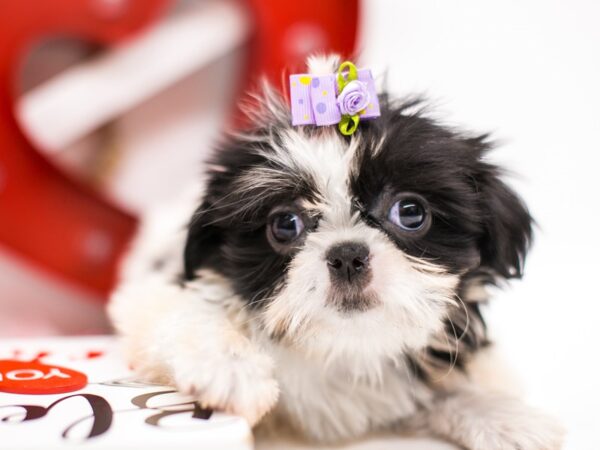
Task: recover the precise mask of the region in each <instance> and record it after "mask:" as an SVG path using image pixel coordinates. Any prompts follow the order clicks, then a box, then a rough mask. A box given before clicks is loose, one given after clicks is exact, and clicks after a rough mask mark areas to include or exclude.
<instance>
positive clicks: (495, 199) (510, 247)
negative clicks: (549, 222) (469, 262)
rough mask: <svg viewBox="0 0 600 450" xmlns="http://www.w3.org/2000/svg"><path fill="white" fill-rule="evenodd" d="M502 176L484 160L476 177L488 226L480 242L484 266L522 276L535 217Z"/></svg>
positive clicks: (508, 275) (502, 274)
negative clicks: (533, 217)
mask: <svg viewBox="0 0 600 450" xmlns="http://www.w3.org/2000/svg"><path fill="white" fill-rule="evenodd" d="M500 176H501V172H500V170H499V169H498V167H496V166H494V165H492V164H488V163H485V162H480V163H479V165H478V173H477V175H476V176H475V178H474V180H475V182H476V189H477V191H478V194H479V197H480V208H481V211H482V221H483V226H484V233H483V236H482V238H481V240H480V242H479V248H480V252H481V268H482V269H484V270H486V271H488V272H491V273H492V274H493V275H495V276H500V277H503V278H505V279H509V278H521V276H522V275H523V266H524V263H525V256H526V254H527V251H528V250H529V247H530V244H531V239H532V223H533V220H532V218H531V215H530V214H529V211H528V209H527V207H526V206H525V204H524V203H523V201H522V200H521V198H519V197H518V196H517V194H515V192H514V191H513V190H512V189H511V188H509V187H508V186H507V185H506V184H505V183H504V182H503V181H502V180H501V177H500Z"/></svg>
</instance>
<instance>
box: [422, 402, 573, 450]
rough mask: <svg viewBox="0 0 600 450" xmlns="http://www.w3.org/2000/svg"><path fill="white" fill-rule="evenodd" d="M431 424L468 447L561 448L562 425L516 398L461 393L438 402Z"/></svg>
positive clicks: (493, 449) (508, 449)
mask: <svg viewBox="0 0 600 450" xmlns="http://www.w3.org/2000/svg"><path fill="white" fill-rule="evenodd" d="M434 417H435V419H434V421H435V423H433V424H431V425H433V427H434V429H435V430H437V431H438V432H439V433H440V434H441V435H442V436H445V437H448V438H450V439H452V440H453V441H455V442H457V443H459V444H461V445H462V446H464V447H465V448H467V449H469V450H560V448H561V447H562V442H563V438H564V435H565V431H564V428H563V427H562V426H561V425H560V424H559V423H558V422H557V421H556V420H555V419H553V418H551V417H549V416H547V415H545V414H543V413H541V412H539V411H537V410H536V409H534V408H530V407H529V406H527V405H525V404H523V403H522V402H520V401H519V400H517V399H514V398H511V397H506V396H503V395H496V394H489V393H488V394H485V395H482V394H481V393H476V392H475V393H466V392H465V393H462V394H460V395H457V396H450V397H448V398H447V399H446V400H444V401H442V402H440V404H439V405H438V408H437V410H436V412H435V413H434Z"/></svg>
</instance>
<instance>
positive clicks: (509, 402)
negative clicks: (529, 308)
mask: <svg viewBox="0 0 600 450" xmlns="http://www.w3.org/2000/svg"><path fill="white" fill-rule="evenodd" d="M309 67H310V70H311V72H312V73H332V72H335V71H336V68H337V59H336V58H334V57H330V58H313V59H311V60H310V61H309ZM380 101H381V106H382V113H381V117H380V118H378V119H375V120H372V121H369V122H367V121H364V122H362V123H361V124H360V126H359V129H358V131H357V132H356V133H355V134H354V135H353V136H352V137H345V136H342V135H341V134H340V133H339V132H338V131H337V128H336V127H325V128H316V127H312V126H305V127H292V126H290V113H289V110H288V108H287V106H286V105H285V103H284V101H283V100H282V99H281V98H280V97H278V96H277V95H276V94H275V93H274V92H273V91H270V90H268V89H266V91H265V94H264V96H263V97H262V98H261V106H260V108H261V109H260V111H259V113H258V114H255V115H254V116H253V120H254V127H253V128H252V130H251V131H250V132H248V133H247V134H244V135H239V136H233V137H231V138H230V139H229V141H228V142H227V143H226V144H225V145H223V146H222V148H220V149H219V150H218V151H217V152H216V153H215V155H214V157H213V158H212V161H211V163H210V164H209V170H208V171H207V174H206V179H205V180H203V181H202V182H201V183H199V184H200V185H201V190H200V192H199V193H197V195H196V194H194V195H192V196H191V197H193V199H190V201H189V202H184V203H186V204H187V205H188V207H187V209H186V207H185V205H184V206H182V207H181V208H180V207H178V206H176V205H173V206H172V207H171V208H170V209H169V208H165V209H162V210H160V211H158V212H157V213H156V214H155V215H153V217H150V218H148V220H146V221H145V223H144V229H143V230H142V232H141V234H140V236H139V238H138V240H137V242H136V244H135V245H134V248H133V249H132V252H131V255H130V257H129V259H128V261H127V262H126V264H125V268H124V273H123V281H122V283H121V285H120V286H119V288H118V289H117V290H116V292H115V293H114V295H113V297H112V300H111V304H110V314H111V316H112V318H113V320H114V323H115V325H116V328H117V329H118V331H119V332H120V333H121V334H122V336H123V337H124V340H125V343H126V345H127V349H128V352H129V357H130V358H131V364H132V365H133V366H134V367H135V369H136V370H137V371H138V373H139V374H140V375H141V376H143V377H145V378H148V379H152V380H153V381H159V382H165V383H172V384H174V385H175V386H177V388H179V389H180V390H181V391H183V392H186V393H190V394H192V395H194V396H196V397H197V399H198V401H199V402H201V403H202V404H204V405H207V406H210V407H213V408H216V409H221V410H225V411H228V412H232V413H235V414H240V415H242V416H244V417H246V418H247V419H248V420H249V422H250V423H251V424H258V423H259V421H260V422H261V423H265V424H268V423H277V424H278V426H281V424H286V425H287V426H288V427H289V428H290V429H292V430H295V431H296V432H297V433H299V434H301V435H303V436H305V437H307V438H309V439H312V440H317V441H321V442H336V441H342V440H347V439H350V438H354V437H357V436H361V435H364V434H365V433H367V432H369V431H373V430H382V429H398V430H408V431H423V430H425V431H426V432H429V433H430V434H431V435H435V436H438V437H441V438H444V439H447V440H449V441H453V442H455V443H457V444H459V445H461V446H463V447H465V448H467V449H472V450H475V449H482V450H494V449H520V450H551V449H558V448H560V446H561V440H562V431H561V429H560V427H558V426H557V425H555V423H554V422H553V421H552V420H551V419H549V418H547V417H546V416H545V415H543V414H540V413H538V412H537V411H535V410H532V409H530V408H528V407H526V406H525V405H524V404H522V403H521V402H520V401H519V400H516V399H514V398H513V397H510V396H508V395H506V394H501V393H499V392H497V391H494V390H492V389H489V388H487V389H486V388H484V387H483V385H484V383H478V381H477V380H476V379H475V372H476V371H474V370H473V367H474V366H475V365H476V361H477V357H478V355H480V354H482V353H484V351H483V349H484V348H485V347H487V346H488V345H489V342H488V339H487V337H486V327H485V323H484V321H483V318H482V316H481V313H480V304H481V303H482V302H485V301H486V300H487V296H486V293H485V289H484V288H485V287H486V286H487V285H491V284H496V283H498V282H501V281H503V280H507V279H510V278H518V277H521V275H522V270H523V262H524V259H525V254H526V252H527V249H528V246H529V243H530V240H531V223H532V221H531V217H530V215H529V213H528V211H527V208H526V207H525V206H524V204H523V202H522V201H521V200H520V199H519V197H518V196H517V195H515V193H514V192H513V191H512V190H511V189H510V188H509V187H508V186H507V185H506V184H504V182H503V181H502V180H501V179H500V172H501V171H500V169H499V168H498V167H496V166H494V165H493V164H491V163H489V162H486V160H485V156H486V153H487V152H488V150H489V149H490V144H489V143H488V141H487V140H486V137H485V136H482V137H472V136H466V135H464V134H462V133H459V132H457V131H456V130H453V129H448V128H446V127H443V126H441V125H439V124H438V123H436V122H435V121H434V120H432V119H431V118H429V117H428V116H427V115H425V114H422V113H421V112H419V104H418V103H416V102H409V103H404V104H402V103H395V102H393V101H390V100H389V99H387V98H386V97H385V96H382V98H381V99H380ZM261 419H262V420H261Z"/></svg>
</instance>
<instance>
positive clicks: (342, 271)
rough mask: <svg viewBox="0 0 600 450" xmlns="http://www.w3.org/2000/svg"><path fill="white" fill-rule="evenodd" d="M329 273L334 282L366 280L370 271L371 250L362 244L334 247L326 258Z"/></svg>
mask: <svg viewBox="0 0 600 450" xmlns="http://www.w3.org/2000/svg"><path fill="white" fill-rule="evenodd" d="M325 258H326V259H327V265H328V266H329V273H330V274H331V277H332V279H334V280H343V281H347V282H349V283H350V282H353V281H358V280H360V279H363V278H365V275H366V274H367V272H368V271H369V248H368V247H367V246H366V245H365V244H361V243H360V242H343V243H341V244H337V245H334V246H333V247H331V248H330V249H329V250H328V251H327V255H326V256H325Z"/></svg>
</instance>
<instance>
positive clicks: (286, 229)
mask: <svg viewBox="0 0 600 450" xmlns="http://www.w3.org/2000/svg"><path fill="white" fill-rule="evenodd" d="M303 230H304V222H302V218H301V217H300V216H299V215H298V214H296V213H293V212H282V213H279V214H277V215H275V216H273V218H272V219H271V234H272V235H273V237H274V238H275V240H276V241H278V242H280V243H286V242H291V241H293V240H294V239H296V238H297V237H298V236H300V234H302V231H303Z"/></svg>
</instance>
